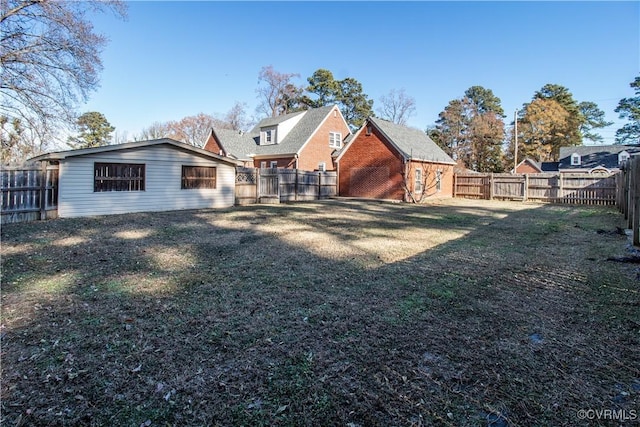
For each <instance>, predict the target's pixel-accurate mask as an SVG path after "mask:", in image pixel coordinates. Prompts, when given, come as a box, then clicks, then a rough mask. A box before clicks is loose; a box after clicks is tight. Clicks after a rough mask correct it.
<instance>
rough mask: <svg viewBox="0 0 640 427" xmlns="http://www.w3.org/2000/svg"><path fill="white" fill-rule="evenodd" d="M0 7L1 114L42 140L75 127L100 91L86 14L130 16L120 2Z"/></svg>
mask: <svg viewBox="0 0 640 427" xmlns="http://www.w3.org/2000/svg"><path fill="white" fill-rule="evenodd" d="M1 5H2V6H1V7H0V25H2V34H1V36H0V40H1V45H2V50H1V51H0V68H1V69H2V71H1V79H0V93H1V94H2V97H1V100H0V114H2V115H3V116H6V117H7V118H8V119H9V120H10V121H12V120H14V119H19V120H20V123H21V125H22V126H23V127H24V128H25V129H29V131H30V132H32V133H34V134H35V135H36V136H37V138H38V139H39V140H40V141H41V142H40V144H42V141H45V140H46V138H48V137H51V136H52V135H55V134H56V133H57V130H59V129H60V128H61V127H64V126H66V125H72V124H73V123H74V121H75V120H76V117H75V111H76V109H77V107H78V105H79V102H80V101H84V100H86V99H87V96H88V94H89V92H91V91H93V90H95V89H96V88H97V86H98V75H99V73H100V71H101V70H102V62H101V60H100V53H101V49H102V48H103V46H104V45H105V43H106V38H105V37H104V36H102V35H99V34H96V33H94V31H93V26H92V24H91V22H89V19H88V13H89V12H91V13H94V12H96V11H99V12H105V11H112V12H115V13H116V14H117V15H119V16H121V17H123V18H124V17H125V16H126V5H125V3H124V2H122V1H119V0H107V1H97V0H91V1H82V2H80V1H64V0H27V1H25V0H3V1H2V3H1Z"/></svg>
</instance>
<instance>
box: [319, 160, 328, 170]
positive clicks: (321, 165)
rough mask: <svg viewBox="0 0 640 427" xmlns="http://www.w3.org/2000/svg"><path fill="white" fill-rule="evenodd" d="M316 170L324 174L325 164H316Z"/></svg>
mask: <svg viewBox="0 0 640 427" xmlns="http://www.w3.org/2000/svg"><path fill="white" fill-rule="evenodd" d="M318 170H319V171H320V172H324V171H326V170H327V164H326V163H325V162H320V163H318Z"/></svg>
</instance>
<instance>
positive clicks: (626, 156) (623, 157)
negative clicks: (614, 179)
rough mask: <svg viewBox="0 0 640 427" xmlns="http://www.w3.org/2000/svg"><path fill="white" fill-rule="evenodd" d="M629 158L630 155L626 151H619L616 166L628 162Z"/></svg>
mask: <svg viewBox="0 0 640 427" xmlns="http://www.w3.org/2000/svg"><path fill="white" fill-rule="evenodd" d="M630 157H631V155H630V154H629V152H628V151H627V150H624V151H621V152H620V153H618V164H619V165H621V164H623V163H624V162H626V161H627V160H629V158H630Z"/></svg>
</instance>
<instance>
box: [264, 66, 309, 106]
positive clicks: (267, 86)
mask: <svg viewBox="0 0 640 427" xmlns="http://www.w3.org/2000/svg"><path fill="white" fill-rule="evenodd" d="M297 77H300V74H288V73H280V72H278V71H276V70H274V69H273V66H272V65H268V66H266V67H262V69H261V70H260V73H259V74H258V84H259V86H258V89H256V92H257V93H258V99H259V100H260V103H259V104H258V107H257V108H256V111H257V113H258V114H259V115H264V116H267V117H276V116H280V115H282V114H287V113H289V112H291V109H292V106H293V105H295V102H294V101H295V99H297V98H299V96H300V95H301V94H302V91H303V89H302V88H300V87H298V86H296V85H294V84H293V83H291V79H293V78H297Z"/></svg>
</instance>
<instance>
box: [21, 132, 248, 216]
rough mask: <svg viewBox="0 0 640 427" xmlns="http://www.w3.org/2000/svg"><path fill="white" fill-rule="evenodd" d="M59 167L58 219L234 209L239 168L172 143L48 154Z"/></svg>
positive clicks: (47, 158)
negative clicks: (131, 213)
mask: <svg viewBox="0 0 640 427" xmlns="http://www.w3.org/2000/svg"><path fill="white" fill-rule="evenodd" d="M31 160H36V161H42V162H49V164H58V165H59V166H58V167H59V188H58V216H59V217H62V218H64V217H78V216H93V215H106V214H121V213H129V212H148V211H166V210H177V209H202V208H220V207H227V206H232V205H233V204H234V198H235V172H236V166H237V165H238V164H239V163H238V162H236V161H234V160H232V159H229V158H225V157H222V156H219V155H217V154H213V153H211V152H209V151H205V150H203V149H201V148H196V147H194V146H192V145H188V144H184V143H182V142H178V141H175V140H172V139H168V138H165V139H157V140H152V141H138V142H127V143H124V144H117V145H107V146H104V147H97V148H86V149H80V150H70V151H61V152H55V153H48V154H43V155H40V156H37V157H34V158H33V159H31Z"/></svg>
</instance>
